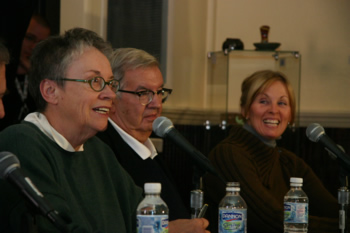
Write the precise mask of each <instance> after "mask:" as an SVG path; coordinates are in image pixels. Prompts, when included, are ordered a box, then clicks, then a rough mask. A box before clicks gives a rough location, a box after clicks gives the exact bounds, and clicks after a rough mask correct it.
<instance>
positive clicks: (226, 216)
mask: <svg viewBox="0 0 350 233" xmlns="http://www.w3.org/2000/svg"><path fill="white" fill-rule="evenodd" d="M246 219H247V210H246V209H241V210H238V209H220V210H219V232H220V233H232V232H235V233H244V232H246V224H247V223H246Z"/></svg>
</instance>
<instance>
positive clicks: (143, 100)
mask: <svg viewBox="0 0 350 233" xmlns="http://www.w3.org/2000/svg"><path fill="white" fill-rule="evenodd" d="M118 91H120V92H125V93H130V94H134V95H137V96H138V97H139V101H140V104H142V105H147V104H149V103H151V101H152V100H153V97H154V95H155V94H157V95H158V96H161V97H162V103H164V102H165V101H166V100H167V98H168V96H169V95H170V94H171V92H172V91H173V90H172V89H168V88H163V89H161V90H159V91H151V90H145V91H126V90H118Z"/></svg>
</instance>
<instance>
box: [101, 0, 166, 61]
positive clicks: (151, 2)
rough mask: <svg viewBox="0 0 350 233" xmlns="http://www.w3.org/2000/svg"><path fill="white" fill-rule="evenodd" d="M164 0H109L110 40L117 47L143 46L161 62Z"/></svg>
mask: <svg viewBox="0 0 350 233" xmlns="http://www.w3.org/2000/svg"><path fill="white" fill-rule="evenodd" d="M164 2H165V1H164V0H109V2H108V22H107V40H108V41H110V42H111V44H112V46H113V47H114V48H123V47H133V48H138V49H143V50H145V51H147V52H148V53H150V54H152V55H153V56H155V57H156V58H158V59H159V60H160V61H161V60H162V59H164V58H162V57H161V55H162V51H161V47H162V11H163V5H164Z"/></svg>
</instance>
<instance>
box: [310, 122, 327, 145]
mask: <svg viewBox="0 0 350 233" xmlns="http://www.w3.org/2000/svg"><path fill="white" fill-rule="evenodd" d="M324 134H326V133H325V132H324V128H323V127H322V126H321V125H320V124H318V123H312V124H310V125H309V126H308V127H307V129H306V136H307V137H308V138H309V139H310V141H313V142H318V140H319V139H320V138H321V136H322V135H324Z"/></svg>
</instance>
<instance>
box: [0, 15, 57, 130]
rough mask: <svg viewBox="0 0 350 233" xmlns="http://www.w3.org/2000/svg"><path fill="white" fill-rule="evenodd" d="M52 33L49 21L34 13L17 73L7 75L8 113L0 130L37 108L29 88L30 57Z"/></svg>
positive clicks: (26, 34)
mask: <svg viewBox="0 0 350 233" xmlns="http://www.w3.org/2000/svg"><path fill="white" fill-rule="evenodd" d="M50 34H51V28H50V25H49V22H48V21H47V20H46V19H45V18H44V17H43V16H41V15H40V14H33V16H32V17H31V19H30V21H29V25H28V28H27V30H26V33H25V35H24V38H23V41H22V46H21V51H20V54H19V59H18V60H19V64H18V67H17V68H16V74H15V75H14V74H11V73H10V74H8V75H7V77H6V80H7V85H8V89H9V92H8V95H6V97H5V98H4V106H5V110H6V112H7V115H6V116H5V118H4V119H3V121H2V122H1V123H0V131H1V130H2V129H4V128H6V127H7V126H9V125H12V124H16V123H19V122H21V120H23V119H24V118H25V117H26V115H27V114H28V113H30V112H33V111H35V110H36V106H35V102H34V100H33V97H32V96H31V94H30V93H29V90H28V73H29V71H30V57H31V55H32V52H33V49H34V48H35V46H36V45H37V44H38V43H39V42H40V41H42V40H44V39H46V38H47V37H48V36H50Z"/></svg>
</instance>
